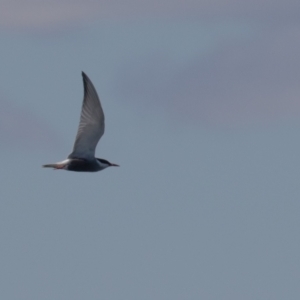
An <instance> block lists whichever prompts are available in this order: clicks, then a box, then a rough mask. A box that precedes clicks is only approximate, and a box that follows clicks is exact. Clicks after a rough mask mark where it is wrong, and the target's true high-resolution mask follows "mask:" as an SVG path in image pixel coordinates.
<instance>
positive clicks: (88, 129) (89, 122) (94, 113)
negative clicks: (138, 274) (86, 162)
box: [69, 72, 105, 158]
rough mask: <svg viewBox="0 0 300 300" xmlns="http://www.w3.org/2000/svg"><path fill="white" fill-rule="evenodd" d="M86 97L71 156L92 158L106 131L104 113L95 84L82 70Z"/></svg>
mask: <svg viewBox="0 0 300 300" xmlns="http://www.w3.org/2000/svg"><path fill="white" fill-rule="evenodd" d="M82 78H83V86H84V98H83V103H82V109H81V116H80V122H79V127H78V131H77V136H76V139H75V143H74V147H73V152H72V153H71V154H70V155H69V158H75V157H78V158H92V157H94V156H95V149H96V146H97V144H98V141H99V140H100V138H101V136H102V135H103V133H104V127H105V126H104V113H103V110H102V107H101V104H100V100H99V97H98V94H97V92H96V89H95V88H94V85H93V84H92V82H91V81H90V79H89V78H88V77H87V75H86V74H85V73H84V72H82Z"/></svg>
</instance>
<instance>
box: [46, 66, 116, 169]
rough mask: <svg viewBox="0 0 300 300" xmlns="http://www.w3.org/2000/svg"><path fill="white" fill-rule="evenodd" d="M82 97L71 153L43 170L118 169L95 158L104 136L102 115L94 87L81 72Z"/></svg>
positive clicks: (105, 161)
mask: <svg viewBox="0 0 300 300" xmlns="http://www.w3.org/2000/svg"><path fill="white" fill-rule="evenodd" d="M82 78H83V87H84V97H83V103H82V109H81V115H80V122H79V127H78V131H77V135H76V139H75V143H74V147H73V151H72V153H71V154H70V155H69V156H68V158H67V159H66V160H64V161H61V162H58V163H54V164H47V165H43V167H44V168H53V169H56V170H58V169H61V170H67V171H77V172H97V171H101V170H103V169H105V168H107V167H119V165H117V164H112V163H110V162H109V161H107V160H106V159H102V158H96V157H95V150H96V146H97V144H98V141H99V140H100V138H101V137H102V135H103V134H104V127H105V125H104V113H103V110H102V106H101V103H100V99H99V97H98V94H97V92H96V89H95V87H94V85H93V84H92V82H91V80H90V79H89V78H88V77H87V75H86V74H85V73H84V72H82Z"/></svg>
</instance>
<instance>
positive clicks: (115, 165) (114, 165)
mask: <svg viewBox="0 0 300 300" xmlns="http://www.w3.org/2000/svg"><path fill="white" fill-rule="evenodd" d="M110 166H111V167H120V166H119V165H117V164H110Z"/></svg>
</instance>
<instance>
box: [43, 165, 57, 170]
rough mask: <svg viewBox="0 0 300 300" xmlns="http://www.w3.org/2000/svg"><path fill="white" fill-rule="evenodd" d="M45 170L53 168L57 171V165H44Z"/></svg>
mask: <svg viewBox="0 0 300 300" xmlns="http://www.w3.org/2000/svg"><path fill="white" fill-rule="evenodd" d="M43 168H53V169H57V164H47V165H43Z"/></svg>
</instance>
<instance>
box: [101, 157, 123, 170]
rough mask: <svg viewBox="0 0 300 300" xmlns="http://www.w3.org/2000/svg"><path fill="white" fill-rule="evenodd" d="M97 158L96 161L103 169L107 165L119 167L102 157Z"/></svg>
mask: <svg viewBox="0 0 300 300" xmlns="http://www.w3.org/2000/svg"><path fill="white" fill-rule="evenodd" d="M97 160H98V162H99V164H100V167H101V168H102V169H105V168H107V167H119V165H117V164H112V163H110V162H109V161H108V160H106V159H103V158H97Z"/></svg>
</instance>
